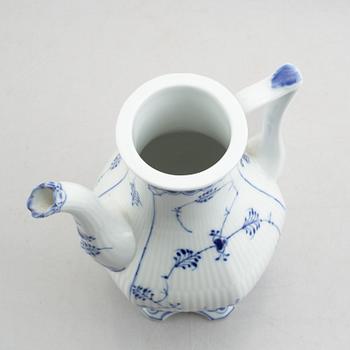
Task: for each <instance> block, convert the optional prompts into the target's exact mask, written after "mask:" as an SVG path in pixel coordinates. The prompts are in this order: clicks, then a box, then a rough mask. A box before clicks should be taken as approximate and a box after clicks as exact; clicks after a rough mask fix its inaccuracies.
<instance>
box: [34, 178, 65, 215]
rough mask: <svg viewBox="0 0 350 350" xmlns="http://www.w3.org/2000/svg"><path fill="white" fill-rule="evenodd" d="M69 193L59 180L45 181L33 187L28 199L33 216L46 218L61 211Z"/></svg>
mask: <svg viewBox="0 0 350 350" xmlns="http://www.w3.org/2000/svg"><path fill="white" fill-rule="evenodd" d="M66 199H67V195H66V193H65V191H64V190H63V188H62V185H61V184H60V183H59V182H55V181H47V182H43V183H41V184H40V185H38V186H37V187H35V188H34V189H33V191H32V192H31V194H30V196H29V197H28V200H27V208H28V209H29V210H30V212H31V213H32V217H33V218H44V217H47V216H50V215H52V214H55V213H58V212H60V211H61V208H62V207H63V205H64V203H65V201H66Z"/></svg>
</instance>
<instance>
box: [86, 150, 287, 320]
mask: <svg viewBox="0 0 350 350" xmlns="http://www.w3.org/2000/svg"><path fill="white" fill-rule="evenodd" d="M116 159H118V158H116ZM117 163H118V160H116V162H115V164H117ZM250 164H251V159H250V157H249V156H248V155H247V154H244V155H243V156H242V158H241V160H240V162H239V166H238V167H237V172H238V174H239V176H240V177H241V178H242V179H243V180H244V181H245V182H246V183H247V184H248V185H249V186H251V187H252V188H253V189H254V190H256V191H258V192H260V193H262V194H263V195H265V196H266V197H268V198H270V199H272V200H274V201H275V202H276V203H278V204H279V205H280V207H282V209H285V206H284V204H283V203H282V201H281V200H280V199H278V198H277V197H275V196H274V195H272V194H270V193H268V192H266V191H265V190H263V189H261V188H259V187H257V186H256V185H255V184H254V183H253V182H252V181H251V180H250V179H249V178H248V177H247V175H246V174H245V173H244V171H245V168H247V167H248V165H250ZM127 174H128V170H126V172H125V174H124V175H123V176H122V177H121V179H120V180H118V181H117V182H116V183H115V184H114V185H113V186H111V187H110V188H109V189H107V190H106V191H104V192H103V193H101V194H100V195H99V197H102V196H103V195H105V194H106V193H108V192H109V191H111V190H113V189H114V188H116V187H117V186H118V185H119V184H120V183H122V182H123V181H124V180H125V178H126V177H127ZM129 184H130V195H131V205H132V206H137V207H138V206H142V203H141V199H140V195H139V192H138V191H137V189H136V185H135V179H134V181H132V182H130V183H129ZM223 189H226V190H227V191H229V192H231V193H232V201H231V203H230V205H229V206H228V207H226V208H225V209H224V212H223V218H222V223H221V225H220V227H214V228H211V229H209V230H208V244H207V245H205V246H204V247H203V248H202V249H199V250H194V249H191V248H190V247H180V248H178V249H176V250H175V252H174V254H173V256H172V257H171V261H172V263H171V264H170V267H169V269H168V271H167V272H166V273H164V274H162V275H161V276H160V278H161V279H162V281H163V283H164V286H163V287H162V289H160V290H155V289H154V288H152V287H150V286H144V285H142V284H138V283H137V279H138V275H139V272H140V269H141V264H142V261H143V258H144V256H145V254H146V252H147V247H148V244H149V241H150V239H151V236H152V233H153V230H154V224H155V217H156V207H155V202H156V198H158V197H161V196H163V195H170V196H184V197H185V198H188V200H187V201H185V202H184V203H183V204H180V205H178V206H177V207H175V208H173V209H172V212H174V213H175V219H176V221H177V222H178V223H179V225H180V227H181V228H182V229H183V230H184V231H185V232H187V233H192V232H193V230H192V228H191V227H189V226H188V224H187V223H186V224H185V222H184V220H183V217H182V214H183V212H184V210H185V209H186V208H187V207H188V206H191V205H205V204H206V203H208V202H209V201H211V200H212V199H213V198H214V197H215V196H216V195H217V194H218V193H219V192H220V191H222V190H223ZM148 190H149V191H150V193H151V196H152V213H153V214H152V220H151V226H150V229H149V234H148V236H147V239H146V242H145V246H144V248H143V250H142V253H141V257H140V259H139V262H138V265H137V268H136V271H135V274H134V277H133V280H132V283H131V284H130V289H129V294H130V296H132V297H133V298H134V300H135V302H136V304H137V305H138V306H140V307H142V308H143V309H144V310H147V313H151V314H152V315H153V314H154V312H153V311H152V310H157V311H156V313H157V315H158V313H159V312H160V313H159V315H158V316H159V317H163V315H169V314H170V313H173V312H177V311H180V310H181V309H182V306H181V303H179V302H177V303H172V302H170V300H169V292H170V285H169V281H170V280H171V278H172V276H173V275H174V274H175V273H176V271H184V273H185V271H196V270H197V269H198V268H200V265H201V262H202V261H203V259H208V258H210V257H211V256H212V254H208V253H209V252H210V251H212V252H215V253H216V254H214V256H213V259H214V260H215V261H217V262H218V263H219V262H221V263H225V262H226V261H228V259H229V257H230V252H229V251H228V250H229V246H230V241H231V240H232V238H233V237H235V236H236V235H237V234H239V233H245V234H246V235H247V237H249V238H250V239H253V238H254V237H255V235H256V233H257V232H258V231H259V230H260V229H261V227H262V226H263V225H270V226H272V227H274V229H275V230H276V231H277V232H278V233H280V228H279V226H278V225H277V224H276V223H275V222H274V220H273V218H272V213H269V215H267V216H262V215H261V213H259V211H258V210H257V209H255V208H252V207H251V208H248V209H247V210H246V214H245V216H244V217H243V218H242V223H241V225H240V226H239V227H238V228H237V229H235V230H233V231H231V232H227V230H226V222H227V219H228V217H229V216H230V214H231V212H232V210H233V208H234V204H235V202H236V200H237V198H238V197H239V191H238V189H237V188H236V186H235V183H234V181H233V180H232V179H231V180H229V181H227V182H223V181H219V182H218V183H216V184H213V185H211V186H208V187H206V188H202V189H197V190H191V191H170V190H164V189H160V188H157V187H155V186H152V185H148ZM82 241H83V243H82V247H83V249H84V250H86V252H87V253H88V254H89V255H92V256H96V255H98V254H99V253H100V251H101V250H102V249H110V248H109V247H105V248H98V247H96V246H94V244H93V242H92V241H93V237H92V236H86V237H82ZM150 305H153V306H154V307H155V309H153V306H152V307H149V306H150ZM233 308H234V305H233V306H232V305H231V306H230V305H229V306H225V307H221V308H218V309H215V310H202V311H199V313H203V315H206V316H207V317H208V318H209V317H213V319H215V318H220V317H223V316H222V315H226V314H228V313H229V312H231V311H232V309H233ZM150 310H151V311H150ZM145 312H146V311H145ZM220 315H221V316H220ZM158 316H157V317H158Z"/></svg>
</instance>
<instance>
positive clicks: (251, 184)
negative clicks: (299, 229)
mask: <svg viewBox="0 0 350 350" xmlns="http://www.w3.org/2000/svg"><path fill="white" fill-rule="evenodd" d="M238 173H239V175H240V176H241V178H242V179H243V180H244V181H245V182H246V183H247V184H248V185H250V186H252V187H253V188H254V189H256V190H257V191H259V192H260V193H262V194H264V195H265V196H268V197H270V198H272V199H273V200H274V201H276V202H277V203H278V204H279V205H280V206H281V207H282V208H283V209H284V210H286V209H287V208H286V206H285V205H284V204H283V203H282V202H281V201H280V200H279V199H278V198H276V197H274V196H273V195H271V194H270V193H267V192H266V191H264V190H262V189H261V188H259V187H257V186H256V185H254V184H253V183H252V182H251V181H249V180H248V179H247V178H246V177H245V176H244V175H243V174H242V172H241V170H240V169H238Z"/></svg>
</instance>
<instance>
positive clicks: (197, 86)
mask: <svg viewBox="0 0 350 350" xmlns="http://www.w3.org/2000/svg"><path fill="white" fill-rule="evenodd" d="M116 134H117V145H118V148H119V151H120V154H121V156H122V158H123V159H124V161H125V162H126V164H127V165H128V166H129V167H130V168H131V170H132V171H133V172H134V173H135V174H136V175H137V176H139V177H140V178H142V179H143V180H144V181H146V182H147V183H149V184H151V185H153V186H155V187H157V188H162V189H167V190H173V191H191V190H195V189H198V188H204V187H207V186H209V185H211V184H213V183H215V182H217V181H219V180H220V179H221V178H223V177H224V176H225V175H226V174H227V173H229V171H230V170H231V169H232V168H233V167H234V166H235V164H236V163H237V162H238V161H239V159H240V158H241V156H242V154H243V152H244V149H245V147H246V142H247V125H246V120H245V116H244V113H243V110H242V108H241V107H240V105H239V103H238V102H237V100H236V99H235V97H234V96H233V95H232V94H231V93H230V92H229V91H228V90H227V89H226V88H225V87H223V86H222V85H220V84H219V83H217V82H215V81H213V80H211V79H209V78H206V77H202V76H198V75H193V74H171V75H166V76H161V77H159V78H156V79H153V80H151V81H149V82H147V83H145V84H144V85H142V86H141V87H140V88H139V89H137V90H136V91H135V92H134V93H133V94H132V95H131V96H130V97H129V98H128V100H127V101H126V103H125V104H124V106H123V107H122V110H121V112H120V115H119V118H118V122H117V133H116Z"/></svg>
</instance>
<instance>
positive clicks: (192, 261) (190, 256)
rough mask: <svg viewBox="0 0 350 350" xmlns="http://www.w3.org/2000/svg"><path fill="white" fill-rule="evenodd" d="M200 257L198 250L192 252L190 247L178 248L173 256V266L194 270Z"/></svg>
mask: <svg viewBox="0 0 350 350" xmlns="http://www.w3.org/2000/svg"><path fill="white" fill-rule="evenodd" d="M201 258H202V257H201V255H200V252H193V250H191V249H187V248H180V249H177V250H176V253H175V256H174V260H175V264H174V267H175V268H182V269H183V270H186V269H192V270H195V269H196V268H197V267H198V262H199V260H200V259H201Z"/></svg>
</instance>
